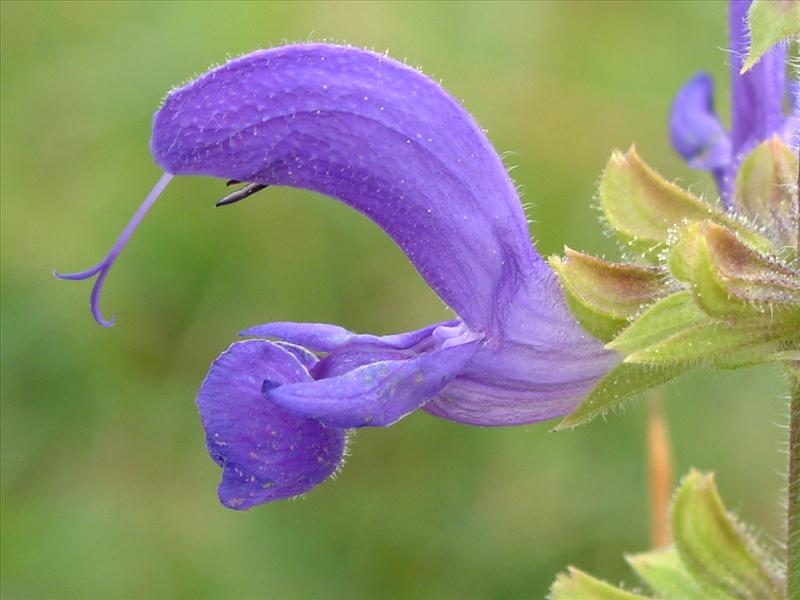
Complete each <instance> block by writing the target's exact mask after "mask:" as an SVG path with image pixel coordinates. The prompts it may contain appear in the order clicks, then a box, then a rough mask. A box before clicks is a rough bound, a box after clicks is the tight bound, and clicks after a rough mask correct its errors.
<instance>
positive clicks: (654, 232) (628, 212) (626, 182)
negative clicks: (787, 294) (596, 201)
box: [599, 147, 769, 261]
mask: <svg viewBox="0 0 800 600" xmlns="http://www.w3.org/2000/svg"><path fill="white" fill-rule="evenodd" d="M599 197H600V206H601V208H602V210H603V213H604V215H605V219H606V222H607V223H608V225H609V226H610V227H611V228H612V229H613V230H614V231H615V232H616V233H617V234H618V236H619V237H620V239H621V240H622V242H623V243H624V245H625V246H626V247H627V248H628V249H630V250H632V251H633V252H635V253H637V254H640V255H641V256H643V257H645V258H648V259H650V260H653V261H657V260H658V257H659V253H660V252H661V251H662V250H664V248H665V247H666V244H667V242H668V240H669V239H670V234H671V232H672V230H673V229H674V228H675V227H677V226H681V225H683V224H685V223H694V222H696V221H704V220H710V221H712V222H714V223H717V224H719V225H722V226H724V227H727V228H729V229H731V230H732V231H735V232H736V233H737V234H739V235H740V236H742V238H743V239H745V240H747V241H748V242H749V243H751V244H752V245H754V246H755V247H758V248H768V247H769V242H768V241H766V240H765V239H764V238H763V237H762V236H760V235H759V234H757V233H755V232H752V231H750V230H748V229H747V228H746V227H745V226H744V225H743V224H742V223H740V222H739V221H738V220H736V219H735V218H733V217H732V216H730V215H728V214H726V213H724V212H722V211H721V210H719V209H718V208H716V207H715V206H712V205H711V204H709V203H707V202H704V201H703V200H701V199H700V198H698V197H697V196H695V195H693V194H691V193H689V192H687V191H686V190H684V189H681V188H680V187H678V186H677V185H675V184H674V183H671V182H669V181H667V180H666V179H664V178H663V177H661V175H659V174H658V173H657V172H656V171H655V169H653V168H652V167H650V166H649V165H647V164H646V163H645V162H644V161H643V160H642V159H641V158H640V157H639V155H638V154H637V153H636V149H635V148H633V147H631V148H630V149H629V150H628V152H627V153H625V154H622V153H621V152H619V151H615V152H614V153H613V154H612V155H611V159H610V160H609V161H608V165H607V166H606V169H605V171H604V172H603V175H602V177H601V180H600V186H599Z"/></svg>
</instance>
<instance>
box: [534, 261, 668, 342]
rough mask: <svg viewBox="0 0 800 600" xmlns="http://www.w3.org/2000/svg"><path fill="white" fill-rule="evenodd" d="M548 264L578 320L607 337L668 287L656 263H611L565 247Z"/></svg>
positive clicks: (593, 332) (600, 335)
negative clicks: (644, 265) (646, 265)
mask: <svg viewBox="0 0 800 600" xmlns="http://www.w3.org/2000/svg"><path fill="white" fill-rule="evenodd" d="M549 262H550V266H551V267H553V270H555V272H556V273H557V274H558V276H559V278H560V279H561V283H562V285H563V286H564V289H565V292H566V296H567V301H568V302H569V305H570V308H571V309H572V312H573V314H574V315H575V317H576V318H577V319H578V321H579V322H580V323H581V325H583V327H584V328H585V329H587V330H588V331H589V332H590V333H591V334H592V335H594V336H595V337H597V338H599V339H601V340H603V341H610V340H612V339H613V338H614V336H616V335H617V334H618V333H619V332H620V331H621V330H622V329H624V328H625V327H626V326H627V325H628V323H629V322H630V321H631V320H632V319H633V318H634V317H635V316H636V314H637V313H639V312H640V311H641V310H642V307H643V306H647V305H648V304H651V303H653V302H654V301H655V300H657V299H658V298H661V297H664V296H665V295H667V294H668V293H669V291H670V285H669V282H668V281H667V273H666V271H665V270H664V269H661V268H658V267H642V266H638V265H632V264H624V263H612V262H608V261H605V260H602V259H599V258H595V257H594V256H590V255H588V254H583V253H581V252H577V251H575V250H572V249H571V248H567V247H565V248H564V258H560V257H557V256H552V257H550V259H549Z"/></svg>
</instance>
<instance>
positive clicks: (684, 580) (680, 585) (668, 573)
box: [625, 548, 733, 600]
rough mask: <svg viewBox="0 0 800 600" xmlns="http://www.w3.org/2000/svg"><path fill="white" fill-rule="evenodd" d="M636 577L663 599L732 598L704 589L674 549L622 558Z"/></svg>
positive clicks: (715, 599)
mask: <svg viewBox="0 0 800 600" xmlns="http://www.w3.org/2000/svg"><path fill="white" fill-rule="evenodd" d="M625 560H626V561H627V562H628V564H629V565H630V567H631V568H632V569H633V570H634V571H635V572H636V574H637V575H638V576H639V578H640V579H641V580H642V581H644V582H645V583H646V584H647V586H648V587H649V588H650V589H652V590H653V591H654V592H655V593H656V594H658V597H659V598H663V599H664V600H730V599H732V598H733V597H732V596H729V595H727V594H719V593H715V592H713V591H710V590H708V589H704V588H703V587H702V586H701V585H700V584H699V583H698V582H697V581H696V580H695V579H694V578H693V577H692V575H691V574H690V573H689V571H687V570H686V567H685V566H684V564H683V562H681V559H680V556H678V552H677V551H676V550H675V548H667V549H664V550H654V551H652V552H643V553H641V554H633V555H628V556H626V557H625Z"/></svg>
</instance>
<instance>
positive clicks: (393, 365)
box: [266, 340, 479, 428]
mask: <svg viewBox="0 0 800 600" xmlns="http://www.w3.org/2000/svg"><path fill="white" fill-rule="evenodd" d="M478 344H479V342H478V341H477V340H476V341H471V342H467V343H464V344H459V345H455V346H451V347H449V348H443V349H441V350H434V351H432V352H427V353H425V354H421V355H419V356H417V357H415V358H411V359H406V360H390V361H381V362H373V363H371V364H368V365H366V366H363V367H360V368H357V369H355V370H353V371H350V372H348V373H346V374H344V375H341V376H339V377H331V378H328V379H322V380H319V381H314V382H311V383H289V384H286V385H281V386H279V387H275V388H273V389H270V390H268V391H266V396H267V399H268V400H269V401H270V402H274V403H275V404H277V405H279V406H281V407H283V408H285V409H286V410H287V411H289V412H291V413H293V414H296V415H300V416H303V417H307V418H309V419H314V420H315V421H319V422H320V423H323V424H324V425H327V426H329V427H338V428H350V427H364V426H368V425H369V426H377V427H383V426H386V425H391V424H392V423H395V422H396V421H398V420H400V419H401V418H403V417H404V416H406V415H408V414H409V413H411V412H413V411H415V410H416V409H417V408H419V407H420V406H422V405H423V404H425V403H426V402H428V401H429V400H430V399H431V398H433V397H434V396H435V395H436V394H438V393H439V392H440V391H441V390H442V389H443V388H444V387H445V386H446V385H447V384H448V383H450V381H451V380H452V379H453V378H454V377H455V376H456V375H457V374H458V373H459V372H460V371H461V369H462V368H463V367H464V365H465V364H466V363H467V362H468V361H469V359H470V358H471V357H472V356H473V355H474V354H475V351H476V350H477V347H478Z"/></svg>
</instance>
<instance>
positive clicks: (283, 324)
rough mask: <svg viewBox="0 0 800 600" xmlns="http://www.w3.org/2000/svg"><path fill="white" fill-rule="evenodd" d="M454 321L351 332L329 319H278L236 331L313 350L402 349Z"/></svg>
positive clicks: (424, 338)
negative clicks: (364, 346)
mask: <svg viewBox="0 0 800 600" xmlns="http://www.w3.org/2000/svg"><path fill="white" fill-rule="evenodd" d="M455 323H456V321H445V322H443V323H434V324H433V325H428V326H427V327H423V328H422V329H417V330H416V331H409V332H407V333H397V334H393V335H382V336H377V335H369V334H363V333H353V332H352V331H348V330H347V329H345V328H344V327H340V326H339V325H331V324H329V323H293V322H290V321H277V322H274V323H266V324H264V325H256V326H255V327H249V328H247V329H245V330H243V331H240V332H239V335H243V336H251V337H266V338H276V339H279V340H284V341H286V342H290V343H292V344H297V345H299V346H303V347H304V348H308V349H309V350H313V351H314V352H332V351H333V350H336V349H337V348H339V347H341V346H345V345H355V344H367V345H370V346H376V347H380V348H386V349H395V350H404V349H407V348H411V347H413V346H415V345H417V344H419V343H420V342H422V341H424V340H426V339H428V338H430V336H431V334H432V333H433V331H434V330H435V329H436V328H437V327H439V326H441V325H445V326H446V325H454V324H455Z"/></svg>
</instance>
